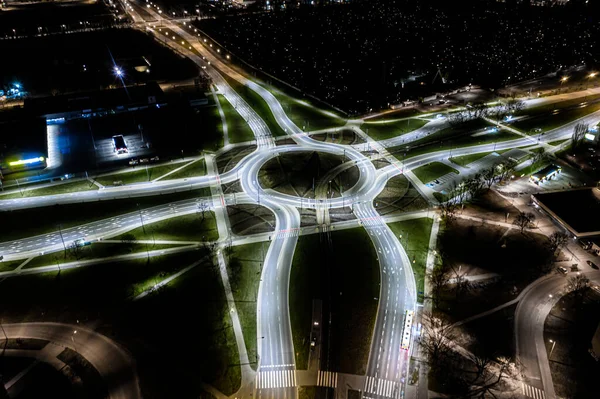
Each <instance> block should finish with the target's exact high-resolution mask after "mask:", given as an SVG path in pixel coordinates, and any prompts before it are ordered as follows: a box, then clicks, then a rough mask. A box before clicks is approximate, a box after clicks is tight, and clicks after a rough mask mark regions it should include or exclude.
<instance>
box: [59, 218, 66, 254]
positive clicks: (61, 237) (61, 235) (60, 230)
mask: <svg viewBox="0 0 600 399" xmlns="http://www.w3.org/2000/svg"><path fill="white" fill-rule="evenodd" d="M58 233H59V234H60V240H61V241H62V244H63V248H64V249H65V256H67V246H66V245H65V239H64V238H63V234H62V229H61V227H60V224H59V225H58Z"/></svg>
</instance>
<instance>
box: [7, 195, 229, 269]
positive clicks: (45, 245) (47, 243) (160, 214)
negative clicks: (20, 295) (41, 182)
mask: <svg viewBox="0 0 600 399" xmlns="http://www.w3.org/2000/svg"><path fill="white" fill-rule="evenodd" d="M227 198H228V201H227V202H229V203H233V198H232V197H231V196H228V197H227ZM201 203H203V204H205V205H206V210H207V211H208V210H213V209H214V206H213V204H212V199H211V198H193V199H188V200H183V201H178V202H173V203H169V204H165V205H158V206H154V207H151V208H146V209H142V210H141V211H135V212H130V213H127V214H124V215H119V216H115V217H112V218H108V219H102V220H98V221H96V222H91V223H87V224H84V225H80V226H77V227H71V228H66V229H62V228H61V229H60V230H59V229H58V228H57V230H56V231H55V232H52V233H48V234H42V235H38V236H34V237H28V238H23V239H19V240H13V241H6V242H0V254H2V255H3V256H4V259H5V260H10V259H21V258H25V257H30V256H36V255H39V254H40V253H42V252H51V251H59V250H64V247H65V246H66V248H67V249H68V248H69V245H71V244H73V242H74V241H75V240H78V239H81V238H85V240H87V241H95V240H100V239H102V238H106V237H107V236H114V235H117V234H119V233H121V232H123V233H124V232H126V231H129V230H132V229H134V228H136V227H141V226H142V221H143V223H144V225H148V224H150V223H152V222H157V221H159V220H163V219H167V218H171V217H176V216H183V215H187V214H190V213H195V212H198V205H200V204H201ZM61 234H62V238H61ZM63 240H64V246H63Z"/></svg>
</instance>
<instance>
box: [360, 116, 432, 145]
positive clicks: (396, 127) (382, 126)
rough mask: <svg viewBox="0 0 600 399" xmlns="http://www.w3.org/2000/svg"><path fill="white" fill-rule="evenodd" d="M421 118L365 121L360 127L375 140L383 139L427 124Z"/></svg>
mask: <svg viewBox="0 0 600 399" xmlns="http://www.w3.org/2000/svg"><path fill="white" fill-rule="evenodd" d="M427 122H428V121H425V120H422V119H407V120H405V121H394V122H365V123H363V124H362V125H361V126H360V128H361V129H362V130H363V131H364V132H365V133H367V134H368V135H369V136H371V137H372V138H374V139H375V140H385V139H389V138H392V137H396V136H400V135H403V134H405V133H408V132H412V131H413V130H417V129H419V128H421V127H423V126H425V125H426V124H427Z"/></svg>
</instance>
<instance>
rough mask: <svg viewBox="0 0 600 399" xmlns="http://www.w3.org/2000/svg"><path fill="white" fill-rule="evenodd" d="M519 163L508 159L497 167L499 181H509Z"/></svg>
mask: <svg viewBox="0 0 600 399" xmlns="http://www.w3.org/2000/svg"><path fill="white" fill-rule="evenodd" d="M515 166H517V163H516V162H515V161H513V160H512V159H507V160H505V161H503V162H501V163H500V164H498V165H497V166H496V170H497V175H498V180H499V181H500V182H504V181H506V180H508V179H509V178H510V177H511V176H512V174H513V173H514V171H515Z"/></svg>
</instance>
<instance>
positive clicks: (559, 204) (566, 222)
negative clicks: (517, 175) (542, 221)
mask: <svg viewBox="0 0 600 399" xmlns="http://www.w3.org/2000/svg"><path fill="white" fill-rule="evenodd" d="M532 199H533V201H534V202H535V203H536V204H538V205H539V206H540V207H541V208H542V209H544V210H545V211H546V212H548V214H550V216H552V217H553V218H554V219H556V220H557V221H558V222H559V223H561V224H562V225H563V226H564V227H565V228H566V229H568V230H569V231H570V232H571V233H572V234H573V235H575V236H577V237H591V236H597V235H600V189H598V188H595V187H594V188H592V187H588V188H580V189H574V190H565V191H554V192H545V193H540V194H534V195H533V196H532Z"/></svg>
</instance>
